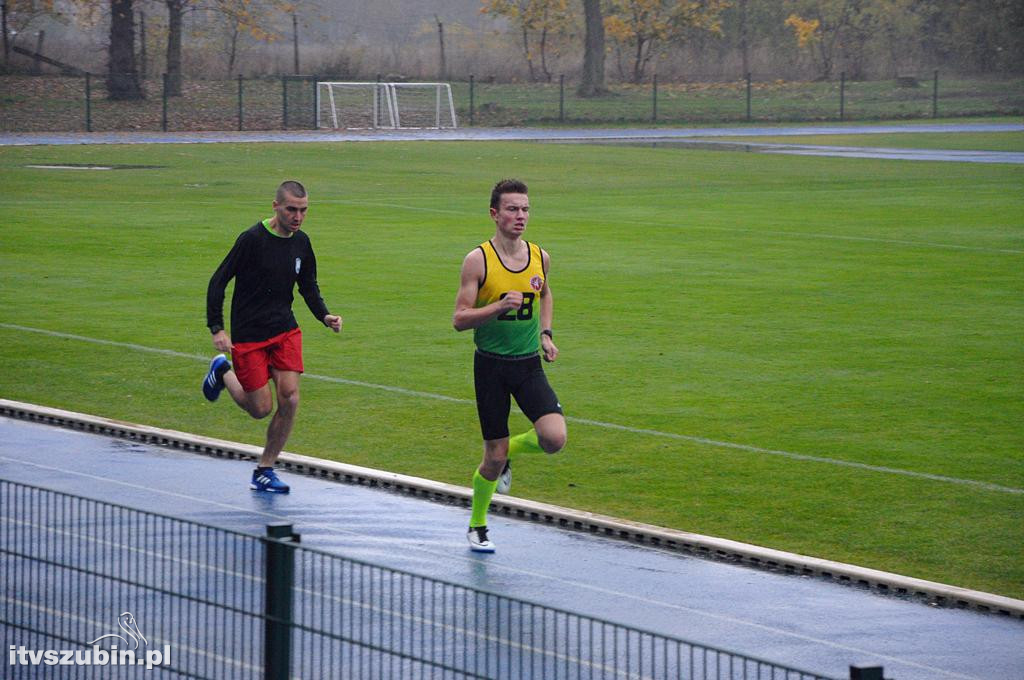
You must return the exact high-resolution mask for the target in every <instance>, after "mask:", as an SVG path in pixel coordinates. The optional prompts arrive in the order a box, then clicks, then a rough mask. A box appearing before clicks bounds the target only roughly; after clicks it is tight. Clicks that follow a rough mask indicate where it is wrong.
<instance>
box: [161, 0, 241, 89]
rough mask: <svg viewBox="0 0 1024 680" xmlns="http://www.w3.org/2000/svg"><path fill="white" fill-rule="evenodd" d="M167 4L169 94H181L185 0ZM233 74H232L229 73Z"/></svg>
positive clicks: (171, 0) (170, 0)
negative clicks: (182, 25)
mask: <svg viewBox="0 0 1024 680" xmlns="http://www.w3.org/2000/svg"><path fill="white" fill-rule="evenodd" d="M166 4H167V95H168V96H169V97H180V96H181V24H182V15H183V14H184V12H185V0H166ZM228 75H231V74H228Z"/></svg>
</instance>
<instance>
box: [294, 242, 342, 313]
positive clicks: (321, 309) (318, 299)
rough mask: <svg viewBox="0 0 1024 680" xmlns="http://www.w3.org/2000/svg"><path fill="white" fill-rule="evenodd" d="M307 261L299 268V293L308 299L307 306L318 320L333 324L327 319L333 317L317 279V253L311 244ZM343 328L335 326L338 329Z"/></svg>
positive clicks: (304, 298)
mask: <svg viewBox="0 0 1024 680" xmlns="http://www.w3.org/2000/svg"><path fill="white" fill-rule="evenodd" d="M305 260H306V261H305V262H303V263H302V269H300V270H299V279H298V283H299V295H301V296H302V299H303V300H305V301H306V306H307V307H309V311H310V312H311V313H312V314H313V316H315V317H316V319H317V321H320V322H321V323H323V324H324V325H326V326H330V327H332V328H333V326H331V324H330V323H328V321H327V317H333V316H334V315H333V314H331V313H330V311H329V310H328V309H327V304H326V303H324V298H323V296H322V295H321V294H320V284H318V283H317V280H316V255H315V254H314V253H313V247H312V246H310V248H309V252H307V253H306V258H305ZM340 328H341V326H340V325H339V327H338V328H335V329H334V330H335V331H338V330H339V329H340Z"/></svg>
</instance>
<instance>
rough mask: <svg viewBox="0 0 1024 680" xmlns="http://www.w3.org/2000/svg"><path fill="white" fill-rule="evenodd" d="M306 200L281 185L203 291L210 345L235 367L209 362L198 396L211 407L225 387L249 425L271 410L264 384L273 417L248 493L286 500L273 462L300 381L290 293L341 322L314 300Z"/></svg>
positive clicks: (298, 190)
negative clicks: (267, 211)
mask: <svg viewBox="0 0 1024 680" xmlns="http://www.w3.org/2000/svg"><path fill="white" fill-rule="evenodd" d="M308 206H309V199H308V198H307V196H306V189H305V188H304V187H303V186H302V185H301V184H299V183H298V182H294V181H288V182H284V183H283V184H282V185H281V186H280V187H278V189H277V195H276V196H275V198H274V216H273V217H271V218H269V219H266V220H263V221H262V222H259V223H257V224H255V225H253V226H252V227H250V228H249V229H247V230H245V231H244V232H242V233H241V234H240V235H239V237H238V239H237V240H236V241H235V245H234V247H232V248H231V251H230V252H229V253H228V254H227V257H225V258H224V261H223V262H221V264H220V266H219V267H218V268H217V271H216V272H214V274H213V276H212V277H211V278H210V285H209V287H208V288H207V291H206V325H207V326H209V328H210V333H212V334H213V346H214V347H215V348H217V349H218V350H219V351H221V352H227V351H230V352H231V360H232V362H234V367H232V364H231V363H229V362H228V360H227V357H225V356H224V354H218V355H217V356H215V357H214V358H213V360H212V361H211V362H210V369H209V372H208V373H207V374H206V379H205V380H204V381H203V394H204V395H205V396H206V398H207V399H209V400H210V401H216V400H217V398H218V397H219V396H220V393H221V390H223V389H224V388H225V387H226V388H227V390H228V393H229V394H230V395H231V397H232V398H233V399H234V400H235V403H237V404H238V405H239V406H240V407H242V409H243V410H245V411H246V412H247V413H248V414H249V415H251V416H252V417H253V418H265V417H266V416H268V415H270V412H271V411H272V410H273V408H274V397H273V394H271V390H270V385H269V382H268V381H270V380H273V381H274V384H275V386H276V388H277V389H276V391H277V412H276V413H274V417H273V418H272V419H271V420H270V426H269V427H268V428H267V443H266V446H265V447H264V449H263V455H262V457H261V458H260V462H259V466H258V467H257V468H256V470H254V471H253V474H252V482H251V484H250V486H251V487H252V488H253V489H255V490H257V491H271V492H275V493H288V490H289V487H288V485H287V484H285V483H284V482H282V481H281V480H280V479H278V477H277V475H276V474H275V472H274V463H275V462H276V461H277V457H278V455H279V454H280V453H281V450H282V449H283V448H284V443H285V441H287V439H288V435H289V434H290V433H291V431H292V425H293V424H294V422H295V412H296V410H297V409H298V406H299V376H300V375H301V374H302V370H303V366H302V332H301V331H300V330H299V325H298V323H297V322H296V321H295V315H294V314H293V313H292V300H293V293H292V291H293V290H294V288H295V284H296V283H298V284H299V293H300V294H301V295H302V297H303V299H304V300H305V301H306V305H307V306H308V307H309V311H311V312H312V313H313V316H315V317H316V318H317V319H319V320H320V321H321V322H322V323H323V324H324V325H325V326H327V327H328V328H330V329H332V330H333V331H334V332H335V333H337V332H339V331H340V330H341V317H340V316H336V315H334V314H331V313H330V312H329V311H328V310H327V306H326V305H325V304H324V301H323V298H322V297H320V287H319V286H318V285H317V281H316V256H315V255H314V254H313V246H312V245H311V244H310V242H309V237H308V236H306V234H305V233H304V232H302V231H300V229H301V227H302V222H303V220H304V219H305V218H306V210H307V208H308ZM232 278H234V279H235V290H234V294H233V295H232V297H231V333H232V336H233V337H232V336H229V335H228V333H227V331H226V330H225V329H224V316H223V307H224V290H225V289H226V288H227V285H228V282H229V281H230V280H231V279H232Z"/></svg>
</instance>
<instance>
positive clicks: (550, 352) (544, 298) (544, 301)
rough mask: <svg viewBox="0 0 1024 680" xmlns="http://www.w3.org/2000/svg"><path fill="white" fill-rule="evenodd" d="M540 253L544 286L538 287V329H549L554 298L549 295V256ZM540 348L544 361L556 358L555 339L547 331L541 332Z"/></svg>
mask: <svg viewBox="0 0 1024 680" xmlns="http://www.w3.org/2000/svg"><path fill="white" fill-rule="evenodd" d="M540 255H541V261H542V262H543V264H544V287H543V288H541V289H540V330H541V331H545V330H547V331H550V330H551V323H552V320H553V319H554V316H555V298H554V297H553V296H552V295H551V286H550V285H549V284H548V277H549V274H548V270H549V269H550V268H551V257H550V256H549V255H548V254H547V252H546V251H544V250H541V251H540ZM540 348H541V350H542V351H543V353H544V360H545V361H554V360H555V359H557V358H558V347H557V346H556V345H555V340H554V338H552V337H551V336H550V335H548V334H547V333H543V332H542V333H541V336H540Z"/></svg>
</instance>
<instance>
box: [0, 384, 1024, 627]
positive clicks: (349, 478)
mask: <svg viewBox="0 0 1024 680" xmlns="http://www.w3.org/2000/svg"><path fill="white" fill-rule="evenodd" d="M0 416H6V417H8V418H13V419H18V420H27V421H32V422H38V423H45V424H49V425H57V426H61V427H66V428H69V429H73V430H82V431H86V432H92V433H96V434H101V435H105V436H110V437H118V438H121V439H129V440H133V441H139V442H144V443H147V444H155V445H158V446H166V447H169V448H175V449H182V450H186V451H192V452H195V453H201V454H205V455H209V456H216V457H220V458H235V459H240V460H256V459H258V458H259V455H260V452H261V449H260V447H257V446H251V445H248V444H239V443H236V442H230V441H225V440H222V439H213V438H210V437H203V436H200V435H195V434H189V433H187V432H178V431H175V430H165V429H161V428H156V427H149V426H147V425H137V424H134V423H126V422H122V421H119V420H111V419H108V418H101V417H98V416H91V415H87V414H82V413H75V412H73V411H64V410H61V409H55V408H49V407H45V406H37V405H35V404H28V403H24V402H19V401H11V400H8V399H0ZM278 466H279V467H282V468H284V469H286V470H290V471H292V472H296V473H302V474H307V475H310V476H314V477H322V478H325V479H332V480H336V481H340V482H345V483H348V484H361V485H366V486H375V487H379V488H381V489H387V490H391V491H396V492H400V493H404V494H408V495H412V496H418V497H421V498H426V499H429V500H433V501H439V502H445V503H454V504H459V505H467V506H468V504H469V502H470V500H471V498H472V490H471V489H469V488H466V487H462V486H456V485H454V484H445V483H442V482H435V481H432V480H429V479H422V478H420V477H412V476H409V475H401V474H397V473H394V472H387V471H385V470H376V469H374V468H367V467H361V466H358V465H349V464H347V463H338V462H335V461H329V460H323V459H320V458H313V457H311V456H303V455H299V454H294V453H287V452H285V453H282V454H281V457H280V459H279V460H278ZM491 511H492V512H499V513H501V514H503V515H506V516H509V517H515V518H521V519H527V520H531V521H535V522H541V523H545V524H554V525H557V526H560V527H564V528H568V529H574V530H577V531H583V532H588V533H592V534H599V535H602V536H608V537H612V538H618V539H622V540H626V541H631V542H634V543H642V544H645V545H650V546H655V547H659V548H666V549H669V550H675V551H679V552H685V553H689V554H693V555H698V556H703V557H711V558H716V559H722V560H727V561H730V562H733V563H739V564H744V565H748V566H755V567H760V568H766V569H773V570H777V571H785V572H790V573H794V574H800V575H806V576H816V577H820V578H825V579H830V580H833V581H836V582H838V583H845V584H849V585H854V586H860V587H864V588H869V589H872V590H875V591H878V592H882V593H889V594H895V595H898V596H907V597H913V598H919V599H923V600H925V601H927V602H929V603H931V604H935V605H939V606H948V607H961V608H968V609H976V610H979V611H985V612H991V613H997V614H1002V615H1006V616H1012V617H1014V618H1021V619H1024V600H1016V599H1013V598H1009V597H1004V596H1002V595H994V594H991V593H984V592H980V591H977V590H968V589H966V588H959V587H957V586H950V585H945V584H942V583H936V582H934V581H926V580H923V579H917V578H911V577H908V576H901V575H899V574H892V573H889V572H884V571H878V570H876V569H867V568H864V567H858V566H855V565H850V564H843V563H841V562H833V561H831V560H825V559H820V558H816V557H808V556H806V555H798V554H795V553H789V552H784V551H781V550H773V549H771V548H763V547H760V546H756V545H750V544H747V543H740V542H738V541H731V540H728V539H724V538H715V537H713V536H703V535H701V534H693V533H689V532H685V531H678V530H675V529H666V528H664V527H658V526H653V525H649V524H642V523H640V522H631V521H629V520H623V519H618V518H615V517H609V516H606V515H598V514H595V513H591V512H583V511H580V510H573V509H571V508H563V507H560V506H557V505H549V504H547V503H538V502H536V501H530V500H526V499H522V498H516V497H514V496H502V495H495V497H494V500H493V501H492V503H491Z"/></svg>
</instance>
